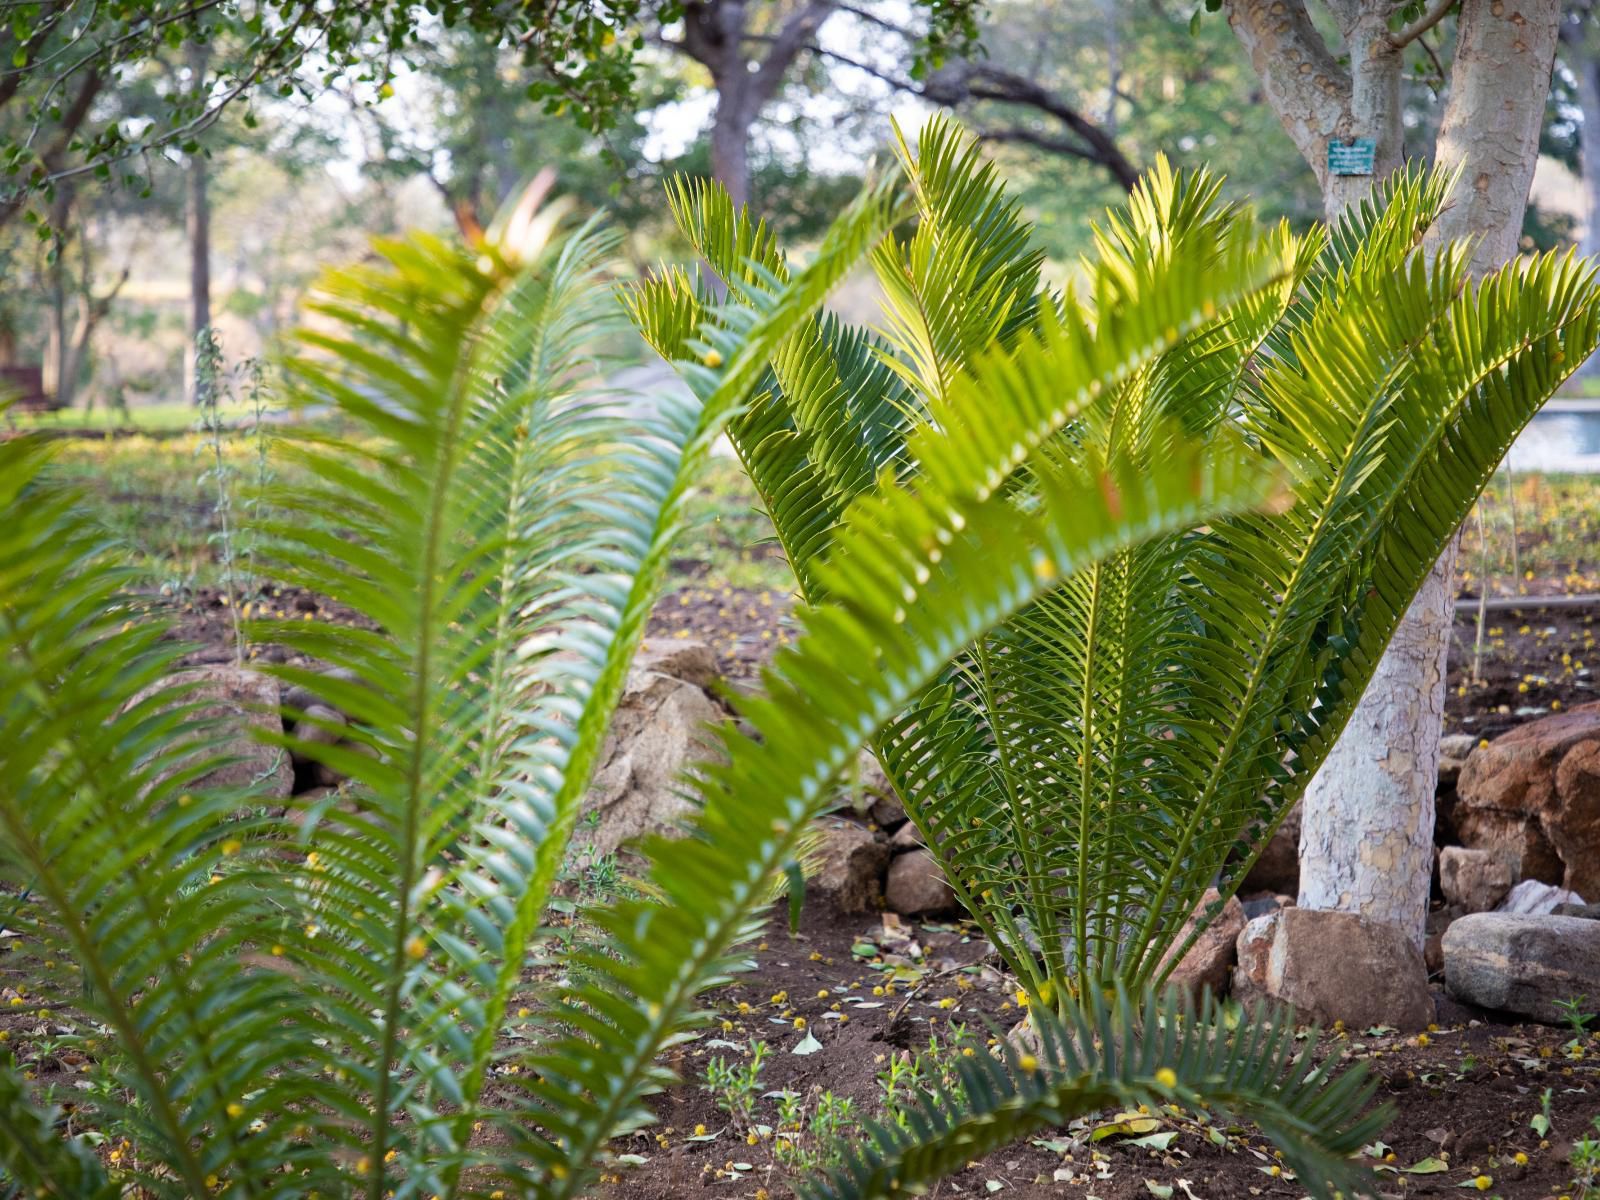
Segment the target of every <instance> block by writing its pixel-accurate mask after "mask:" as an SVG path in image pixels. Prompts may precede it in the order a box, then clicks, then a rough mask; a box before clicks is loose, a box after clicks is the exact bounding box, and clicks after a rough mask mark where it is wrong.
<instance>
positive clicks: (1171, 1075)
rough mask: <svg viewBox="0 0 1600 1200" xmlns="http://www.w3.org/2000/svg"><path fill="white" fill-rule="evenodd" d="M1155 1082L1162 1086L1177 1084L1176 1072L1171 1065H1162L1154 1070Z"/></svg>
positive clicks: (1174, 1085) (1168, 1086)
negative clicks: (1157, 1069)
mask: <svg viewBox="0 0 1600 1200" xmlns="http://www.w3.org/2000/svg"><path fill="white" fill-rule="evenodd" d="M1156 1082H1157V1083H1159V1084H1160V1085H1161V1086H1162V1087H1164V1088H1175V1087H1177V1086H1178V1073H1177V1072H1176V1071H1174V1070H1173V1069H1172V1068H1171V1067H1162V1068H1161V1069H1160V1070H1159V1071H1157V1072H1156Z"/></svg>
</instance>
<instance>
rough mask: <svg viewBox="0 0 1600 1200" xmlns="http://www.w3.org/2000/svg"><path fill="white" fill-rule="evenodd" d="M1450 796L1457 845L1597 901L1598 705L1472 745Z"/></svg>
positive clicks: (1599, 831)
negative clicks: (1501, 857)
mask: <svg viewBox="0 0 1600 1200" xmlns="http://www.w3.org/2000/svg"><path fill="white" fill-rule="evenodd" d="M1456 793H1457V800H1456V805H1455V812H1454V814H1453V815H1454V820H1455V826H1456V830H1457V834H1458V836H1459V837H1460V839H1461V842H1462V844H1463V845H1465V846H1469V847H1474V848H1479V849H1492V850H1500V851H1503V852H1504V853H1506V854H1509V855H1511V856H1512V857H1514V858H1515V860H1516V861H1517V863H1518V865H1519V874H1520V875H1521V877H1522V878H1523V879H1536V880H1539V881H1540V882H1542V883H1556V884H1561V885H1562V886H1563V887H1566V888H1570V889H1571V890H1573V891H1576V892H1582V893H1583V894H1584V895H1587V896H1594V895H1600V702H1596V703H1591V704H1583V705H1579V706H1578V707H1577V708H1574V709H1572V710H1570V711H1568V712H1562V713H1554V714H1551V715H1549V716H1545V717H1541V718H1539V719H1538V720H1535V721H1529V722H1528V723H1527V724H1525V725H1519V726H1518V727H1517V728H1515V729H1513V730H1511V731H1510V732H1508V733H1504V734H1502V735H1501V736H1499V737H1498V738H1496V739H1495V740H1494V741H1492V742H1490V743H1489V744H1488V745H1487V746H1479V747H1478V748H1477V749H1476V750H1474V751H1473V752H1472V753H1471V754H1470V755H1468V756H1467V759H1466V762H1465V763H1464V765H1463V766H1462V768H1461V775H1460V778H1459V779H1458V780H1457V782H1456Z"/></svg>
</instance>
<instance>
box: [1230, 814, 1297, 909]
mask: <svg viewBox="0 0 1600 1200" xmlns="http://www.w3.org/2000/svg"><path fill="white" fill-rule="evenodd" d="M1239 890H1240V891H1243V892H1288V893H1289V894H1290V895H1291V896H1293V895H1297V894H1298V893H1299V891H1300V805H1299V804H1298V803H1297V804H1296V805H1295V806H1294V807H1293V808H1292V809H1290V810H1289V815H1288V816H1287V817H1285V818H1284V819H1283V824H1281V825H1279V826H1278V828H1277V830H1276V831H1275V832H1274V833H1273V835H1272V837H1271V839H1270V840H1269V841H1268V842H1267V848H1266V849H1265V850H1263V851H1262V852H1261V857H1260V858H1258V859H1256V863H1255V866H1253V867H1251V868H1250V872H1249V874H1247V875H1246V876H1245V877H1244V881H1243V882H1242V883H1241V884H1240V885H1239Z"/></svg>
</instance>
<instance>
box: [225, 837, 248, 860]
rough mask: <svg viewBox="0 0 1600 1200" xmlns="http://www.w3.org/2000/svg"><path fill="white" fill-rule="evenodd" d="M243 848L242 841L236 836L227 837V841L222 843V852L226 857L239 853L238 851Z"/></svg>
mask: <svg viewBox="0 0 1600 1200" xmlns="http://www.w3.org/2000/svg"><path fill="white" fill-rule="evenodd" d="M243 849H244V843H243V842H241V841H240V840H239V839H238V838H229V839H228V840H227V841H225V842H223V843H222V853H223V856H224V857H226V858H232V857H233V856H234V855H235V854H237V853H239V851H241V850H243Z"/></svg>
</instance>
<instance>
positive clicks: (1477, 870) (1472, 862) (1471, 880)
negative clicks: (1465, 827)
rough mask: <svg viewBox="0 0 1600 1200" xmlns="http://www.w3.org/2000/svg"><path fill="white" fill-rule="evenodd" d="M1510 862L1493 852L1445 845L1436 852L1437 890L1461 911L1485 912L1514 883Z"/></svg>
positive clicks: (1513, 864) (1502, 897) (1512, 864)
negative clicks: (1437, 864) (1437, 859)
mask: <svg viewBox="0 0 1600 1200" xmlns="http://www.w3.org/2000/svg"><path fill="white" fill-rule="evenodd" d="M1516 872H1517V867H1516V864H1515V863H1514V862H1512V861H1511V860H1510V859H1509V858H1507V857H1505V856H1504V855H1501V854H1498V853H1496V852H1495V851H1493V850H1468V849H1466V848H1465V847H1463V846H1446V847H1445V848H1444V849H1443V850H1442V851H1440V852H1439V887H1440V888H1441V889H1442V890H1443V892H1444V896H1445V899H1446V900H1448V901H1450V903H1451V904H1455V905H1458V906H1459V907H1460V908H1461V909H1463V910H1464V911H1465V912H1469V913H1475V912H1489V911H1491V910H1492V909H1493V908H1494V907H1495V905H1497V904H1499V903H1500V902H1501V901H1502V900H1504V899H1505V898H1506V893H1507V892H1509V891H1510V890H1511V888H1512V887H1513V885H1515V884H1516V882H1517V873H1516Z"/></svg>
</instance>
